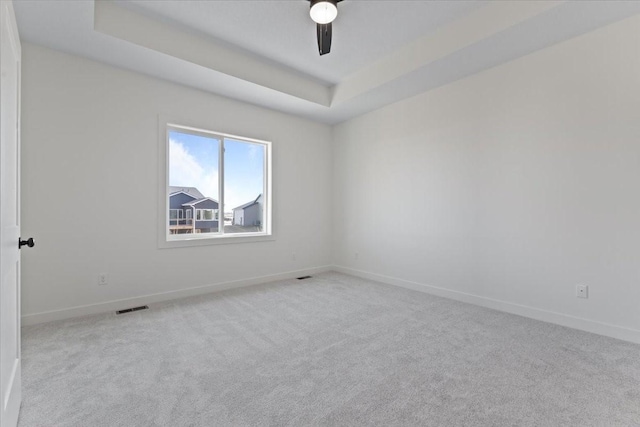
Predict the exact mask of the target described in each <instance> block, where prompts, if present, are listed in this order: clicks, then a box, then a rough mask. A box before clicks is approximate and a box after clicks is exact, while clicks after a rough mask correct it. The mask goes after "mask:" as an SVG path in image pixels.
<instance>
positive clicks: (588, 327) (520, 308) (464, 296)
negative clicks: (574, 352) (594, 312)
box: [333, 265, 640, 344]
mask: <svg viewBox="0 0 640 427" xmlns="http://www.w3.org/2000/svg"><path fill="white" fill-rule="evenodd" d="M333 270H334V271H337V272H339V273H344V274H349V275H352V276H357V277H361V278H364V279H369V280H375V281H377V282H382V283H386V284H388V285H394V286H400V287H403V288H408V289H413V290H416V291H420V292H425V293H428V294H432V295H437V296H440V297H444V298H449V299H453V300H456V301H462V302H466V303H469V304H475V305H479V306H482V307H487V308H491V309H494V310H498V311H504V312H507V313H511V314H517V315H519V316H524V317H529V318H531V319H536V320H541V321H543V322H549V323H555V324H557V325H561V326H567V327H569V328H573V329H579V330H581V331H586V332H592V333H594V334H598V335H604V336H607V337H611V338H617V339H621V340H624V341H630V342H633V343H637V344H640V330H637V329H631V328H625V327H622V326H616V325H611V324H608V323H602V322H597V321H594V320H589V319H584V318H580V317H575V316H570V315H568V314H562V313H557V312H553V311H548V310H543V309H540V308H535V307H529V306H525V305H520V304H515V303H512V302H507V301H501V300H497V299H493V298H487V297H482V296H478V295H473V294H468V293H465V292H459V291H454V290H451V289H445V288H439V287H437V286H430V285H425V284H422V283H417V282H411V281H408V280H403V279H398V278H395V277H389V276H384V275H381V274H376V273H370V272H367V271H362V270H356V269H353V268H348V267H342V266H337V265H335V266H333Z"/></svg>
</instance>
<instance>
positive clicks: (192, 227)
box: [169, 187, 218, 234]
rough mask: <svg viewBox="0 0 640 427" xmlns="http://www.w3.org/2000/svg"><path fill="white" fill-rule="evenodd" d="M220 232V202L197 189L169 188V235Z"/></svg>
mask: <svg viewBox="0 0 640 427" xmlns="http://www.w3.org/2000/svg"><path fill="white" fill-rule="evenodd" d="M215 231H218V201H217V200H214V199H212V198H210V197H205V196H204V195H203V194H202V193H201V192H200V191H198V189H197V188H195V187H169V233H170V234H186V233H211V232H215Z"/></svg>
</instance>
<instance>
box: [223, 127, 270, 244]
mask: <svg viewBox="0 0 640 427" xmlns="http://www.w3.org/2000/svg"><path fill="white" fill-rule="evenodd" d="M224 149H225V152H224V198H225V206H224V210H223V212H224V232H225V233H255V232H262V230H263V224H264V220H265V218H264V217H263V216H264V174H265V170H264V161H265V155H266V147H265V146H264V145H263V144H257V143H250V142H245V141H238V140H233V139H225V140H224Z"/></svg>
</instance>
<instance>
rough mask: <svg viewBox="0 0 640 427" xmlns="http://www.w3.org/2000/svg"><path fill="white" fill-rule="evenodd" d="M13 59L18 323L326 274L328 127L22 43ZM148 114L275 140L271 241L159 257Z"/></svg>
mask: <svg viewBox="0 0 640 427" xmlns="http://www.w3.org/2000/svg"><path fill="white" fill-rule="evenodd" d="M23 60H24V62H23V91H22V100H23V104H22V109H23V122H22V165H23V167H22V194H23V197H22V235H23V236H33V237H34V238H35V240H36V247H35V248H33V249H29V250H28V251H26V250H25V251H23V254H22V261H23V276H22V286H23V297H22V303H23V309H22V312H23V315H24V316H26V317H25V321H26V322H27V323H30V322H33V321H40V320H48V319H52V318H56V317H64V316H66V315H69V314H82V313H84V312H90V311H96V310H101V309H105V308H109V309H111V308H113V307H114V305H107V306H101V307H98V308H95V307H94V308H89V309H87V310H82V309H80V310H71V311H68V312H63V313H62V314H61V313H58V314H55V313H54V314H52V315H41V316H34V315H36V314H38V313H44V312H50V311H55V310H67V309H70V308H73V307H78V306H86V305H90V304H99V303H104V302H107V301H112V300H119V299H128V298H133V297H138V296H141V295H148V294H158V293H163V292H171V291H179V290H184V289H189V288H193V287H198V286H205V285H211V284H221V283H227V282H229V281H238V280H240V281H243V282H242V283H247V282H246V279H250V278H256V277H259V278H263V280H268V279H269V278H275V277H280V276H279V275H281V273H286V272H291V271H297V270H305V271H307V270H308V269H311V268H315V267H322V266H325V265H327V264H329V261H330V243H331V242H330V236H329V235H328V234H329V233H327V230H328V229H329V226H330V220H331V205H330V200H331V192H330V191H331V176H330V173H331V129H330V128H329V127H328V126H326V125H321V124H316V123H313V122H310V121H307V120H303V119H299V118H295V117H293V116H288V115H285V114H281V113H277V112H273V111H270V110H266V109H262V108H258V107H254V106H250V105H247V104H243V103H240V102H236V101H232V100H229V99H225V98H221V97H218V96H213V95H210V94H205V93H203V92H200V91H196V90H192V89H188V88H186V87H182V86H178V85H174V84H170V83H167V82H163V81H160V80H156V79H152V78H148V77H145V76H142V75H139V74H136V73H132V72H128V71H124V70H120V69H116V68H112V67H109V66H105V65H102V64H100V63H97V62H93V61H89V60H85V59H81V58H78V57H74V56H70V55H66V54H62V53H59V52H55V51H52V50H48V49H45V48H42V47H38V46H34V45H30V44H25V46H24V50H23ZM158 114H164V115H166V116H169V117H176V116H178V117H189V118H190V119H191V123H197V124H200V126H203V127H207V128H210V129H212V130H216V131H219V132H225V133H231V134H236V135H242V136H247V137H252V138H258V139H264V140H269V141H272V142H273V191H274V230H275V232H276V240H275V241H270V242H259V243H243V244H228V245H217V246H209V247H192V248H177V249H158V248H157V236H156V231H157V226H156V220H157V212H156V206H157V200H156V198H157V194H158V170H157V168H158V146H159V143H158ZM318 200H321V201H322V203H320V204H318V203H317V201H318ZM294 252H295V253H296V260H293V259H292V258H293V257H292V253H294ZM247 259H250V260H252V261H251V262H247V261H246V260H247ZM100 272H106V273H108V277H109V284H108V285H106V286H98V285H97V275H98V273H100ZM272 275H276V276H272ZM285 275H286V274H285ZM265 276H267V277H266V278H265ZM176 295H183V294H181V293H178V294H176ZM148 300H149V299H142V300H140V301H141V302H144V301H148ZM127 304H128V302H127V303H125V304H119V305H120V306H122V305H125V306H127ZM116 305H118V304H116Z"/></svg>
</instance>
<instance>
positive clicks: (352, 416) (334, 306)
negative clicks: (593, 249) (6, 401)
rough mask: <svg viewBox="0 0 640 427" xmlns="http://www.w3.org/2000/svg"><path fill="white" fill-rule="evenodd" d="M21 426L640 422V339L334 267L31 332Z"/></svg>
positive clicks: (27, 340)
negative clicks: (606, 334) (401, 285)
mask: <svg viewBox="0 0 640 427" xmlns="http://www.w3.org/2000/svg"><path fill="white" fill-rule="evenodd" d="M23 332H24V333H23V341H22V343H23V395H24V401H23V405H22V413H21V416H20V426H22V427H27V426H244V425H251V426H268V425H273V426H306V425H344V426H347V425H348V426H358V425H363V426H364V425H378V426H396V425H397V426H400V425H403V426H409V425H422V426H634V425H640V346H639V345H634V344H630V343H626V342H623V341H617V340H614V339H609V338H604V337H601V336H597V335H592V334H588V333H584V332H579V331H576V330H571V329H567V328H563V327H560V326H555V325H551V324H547V323H542V322H537V321H534V320H530V319H525V318H522V317H518V316H513V315H509V314H505V313H500V312H497V311H492V310H488V309H484V308H480V307H476V306H472V305H466V304H462V303H458V302H454V301H450V300H446V299H442V298H437V297H433V296H430V295H427V294H422V293H419V292H414V291H410V290H405V289H400V288H395V287H390V286H386V285H382V284H378V283H374V282H370V281H365V280H361V279H357V278H354V277H350V276H346V275H341V274H337V273H326V274H322V275H319V276H316V277H314V278H312V279H308V280H304V281H297V280H289V281H283V282H279V283H273V284H268V285H261V286H256V287H251V288H245V289H239V290H233V291H227V292H223V293H218V294H212V295H209V296H206V297H200V298H193V299H189V300H181V301H178V302H173V303H167V304H163V305H157V306H152V307H151V309H150V310H147V311H142V312H137V313H133V314H127V315H122V316H115V315H113V314H108V315H100V316H92V317H85V318H81V319H75V320H70V321H63V322H56V323H49V324H44V325H37V326H32V327H26V328H24V331H23Z"/></svg>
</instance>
